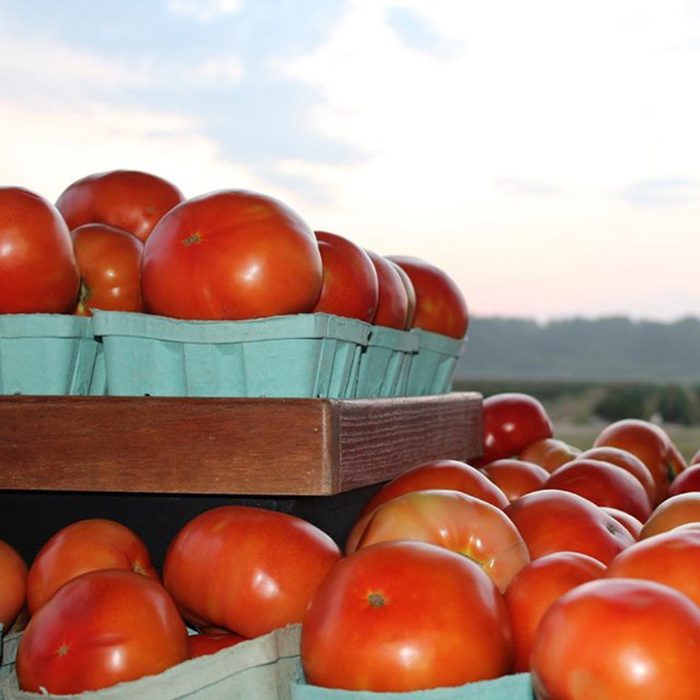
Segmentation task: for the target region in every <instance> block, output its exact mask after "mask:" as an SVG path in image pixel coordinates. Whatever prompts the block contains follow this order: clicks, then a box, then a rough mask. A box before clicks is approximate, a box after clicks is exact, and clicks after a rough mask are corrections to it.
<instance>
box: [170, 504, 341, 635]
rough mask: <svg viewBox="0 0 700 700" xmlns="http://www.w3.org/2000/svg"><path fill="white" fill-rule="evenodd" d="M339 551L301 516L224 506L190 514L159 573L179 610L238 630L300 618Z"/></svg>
mask: <svg viewBox="0 0 700 700" xmlns="http://www.w3.org/2000/svg"><path fill="white" fill-rule="evenodd" d="M339 559H340V551H339V550H338V546H337V545H336V544H335V542H333V540H332V539H331V538H330V537H329V536H328V535H327V534H326V533H325V532H322V531H321V530H319V529H318V528H317V527H315V526H314V525H312V524H311V523H308V522H306V521H304V520H302V519H301V518H297V517H294V516H292V515H288V514H287V513H281V512H276V511H271V510H266V509H263V508H253V507H249V506H222V507H220V508H214V509H212V510H209V511H206V512H204V513H202V514H200V515H198V516H197V517H196V518H193V519H192V520H190V521H189V522H188V523H187V524H186V525H185V526H184V527H183V528H182V529H181V530H180V532H179V533H178V534H177V535H176V537H175V538H174V539H173V541H172V542H171V543H170V547H169V548H168V551H167V553H166V555H165V564H164V568H163V580H164V582H165V585H166V587H167V589H168V590H169V591H170V593H171V595H172V596H173V598H174V599H175V602H176V603H177V604H178V607H179V608H180V611H181V613H182V614H183V616H184V618H185V619H186V620H188V621H189V622H191V623H192V624H193V625H194V626H195V627H199V626H202V625H209V626H211V625H213V626H216V627H219V628H223V629H228V630H230V631H232V632H235V633H237V634H240V635H243V636H244V637H249V638H252V637H257V636H259V635H262V634H266V633H267V632H271V631H272V630H273V629H276V628H277V627H283V626H284V625H287V624H291V623H293V622H301V618H302V616H303V614H304V610H305V609H306V605H307V604H308V602H309V600H310V598H311V596H312V594H313V592H314V591H315V590H316V587H317V586H318V584H319V583H320V581H321V580H322V579H323V577H324V576H325V575H326V574H327V573H328V571H329V570H330V569H331V567H332V566H333V565H334V564H335V563H336V562H337V561H338V560H339Z"/></svg>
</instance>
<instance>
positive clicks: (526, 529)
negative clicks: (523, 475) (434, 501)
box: [505, 489, 635, 565]
mask: <svg viewBox="0 0 700 700" xmlns="http://www.w3.org/2000/svg"><path fill="white" fill-rule="evenodd" d="M505 513H506V515H507V516H508V517H509V518H510V519H511V520H512V521H513V522H514V523H515V526H516V527H517V528H518V531H519V532H520V534H521V535H522V536H523V539H524V540H525V543H526V544H527V548H528V550H529V552H530V558H531V559H539V558H540V557H543V556H545V555H547V554H551V553H553V552H565V551H568V552H581V553H582V554H588V555H589V556H591V557H593V558H594V559H597V560H598V561H600V562H602V563H603V564H605V565H607V564H608V563H609V562H610V561H611V560H612V558H613V557H614V556H615V555H616V554H617V553H618V552H621V551H622V550H623V549H625V548H626V547H629V546H630V545H631V544H633V543H634V542H635V539H634V537H633V536H632V535H631V534H630V533H629V531H628V530H627V529H626V528H625V527H623V526H622V525H621V524H620V523H618V522H617V520H615V518H613V517H612V516H611V515H608V514H607V513H605V512H604V511H602V510H601V509H600V508H599V507H598V506H596V505H595V504H593V503H591V502H590V501H589V500H588V499H586V498H583V497H581V496H578V495H577V494H575V493H569V492H568V491H559V490H556V489H549V490H541V491H533V492H532V493H526V494H525V495H524V496H522V497H520V498H519V499H518V500H517V501H513V503H511V504H510V505H509V506H508V507H507V508H506V509H505Z"/></svg>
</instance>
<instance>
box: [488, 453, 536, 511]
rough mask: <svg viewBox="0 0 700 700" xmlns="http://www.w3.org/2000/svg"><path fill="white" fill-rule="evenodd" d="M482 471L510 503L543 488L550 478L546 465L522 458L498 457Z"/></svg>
mask: <svg viewBox="0 0 700 700" xmlns="http://www.w3.org/2000/svg"><path fill="white" fill-rule="evenodd" d="M481 471H482V472H483V473H484V474H486V476H487V477H488V478H489V479H490V480H491V481H493V483H494V484H496V486H498V487H499V488H500V489H501V491H503V493H504V494H505V495H506V498H507V499H508V502H509V503H510V502H512V501H515V500H517V499H518V498H520V496H524V495H525V494H526V493H531V492H532V491H537V490H538V489H541V488H542V486H543V485H544V482H545V481H547V479H548V478H549V472H548V471H547V470H546V469H545V468H544V467H542V466H540V465H539V464H535V463H534V462H525V461H523V460H521V459H508V458H504V459H497V460H496V461H495V462H491V463H489V464H486V465H485V466H483V467H482V468H481Z"/></svg>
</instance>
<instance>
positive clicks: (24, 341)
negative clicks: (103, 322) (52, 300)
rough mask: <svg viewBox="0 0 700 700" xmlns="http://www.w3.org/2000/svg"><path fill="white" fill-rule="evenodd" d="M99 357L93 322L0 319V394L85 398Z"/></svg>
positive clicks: (60, 317)
mask: <svg viewBox="0 0 700 700" xmlns="http://www.w3.org/2000/svg"><path fill="white" fill-rule="evenodd" d="M96 354H97V342H96V341H95V338H94V337H93V333H92V319H90V318H88V317H84V316H73V315H69V314H1V315H0V394H5V395H7V394H33V395H61V394H70V395H85V394H87V393H88V392H89V389H90V382H91V378H92V372H93V368H94V365H95V356H96Z"/></svg>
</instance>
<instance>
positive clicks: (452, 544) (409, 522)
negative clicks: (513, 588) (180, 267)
mask: <svg viewBox="0 0 700 700" xmlns="http://www.w3.org/2000/svg"><path fill="white" fill-rule="evenodd" d="M390 540H420V541H421V542H429V543H430V544H436V545H439V546H440V547H445V548H446V549H450V550H452V551H453V552H457V553H459V554H463V555H464V556H466V557H467V558H469V559H471V560H472V561H473V562H475V563H477V564H478V565H479V566H481V568H482V569H483V570H484V571H485V572H486V573H487V574H488V575H489V576H490V577H491V579H492V580H493V582H494V583H495V584H496V585H497V586H498V588H499V590H501V591H504V590H505V589H506V587H507V586H508V584H509V583H510V581H511V579H512V578H513V576H515V574H516V573H517V572H518V571H520V569H522V568H523V566H525V565H526V564H527V563H528V562H529V561H530V557H529V555H528V550H527V547H526V546H525V542H524V541H523V538H522V537H521V535H520V533H519V532H518V530H517V528H516V527H515V525H513V523H512V522H511V521H510V520H509V519H508V517H507V516H506V515H505V514H504V512H503V511H502V510H501V509H500V508H497V507H496V506H493V505H491V504H490V503H487V502H486V501H482V500H481V499H479V498H475V497H473V496H469V495H467V494H466V493H461V492H459V491H448V490H440V489H434V490H426V491H412V492H411V493H405V494H404V495H403V496H397V497H396V498H394V499H392V500H391V501H387V502H386V503H383V504H382V505H380V506H379V507H378V508H376V509H375V511H374V512H373V513H372V515H371V517H370V519H369V521H368V522H367V526H366V527H365V529H364V532H363V533H362V536H361V537H360V541H359V542H358V545H357V549H362V548H364V547H369V546H370V545H373V544H376V543H377V542H386V541H390Z"/></svg>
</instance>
